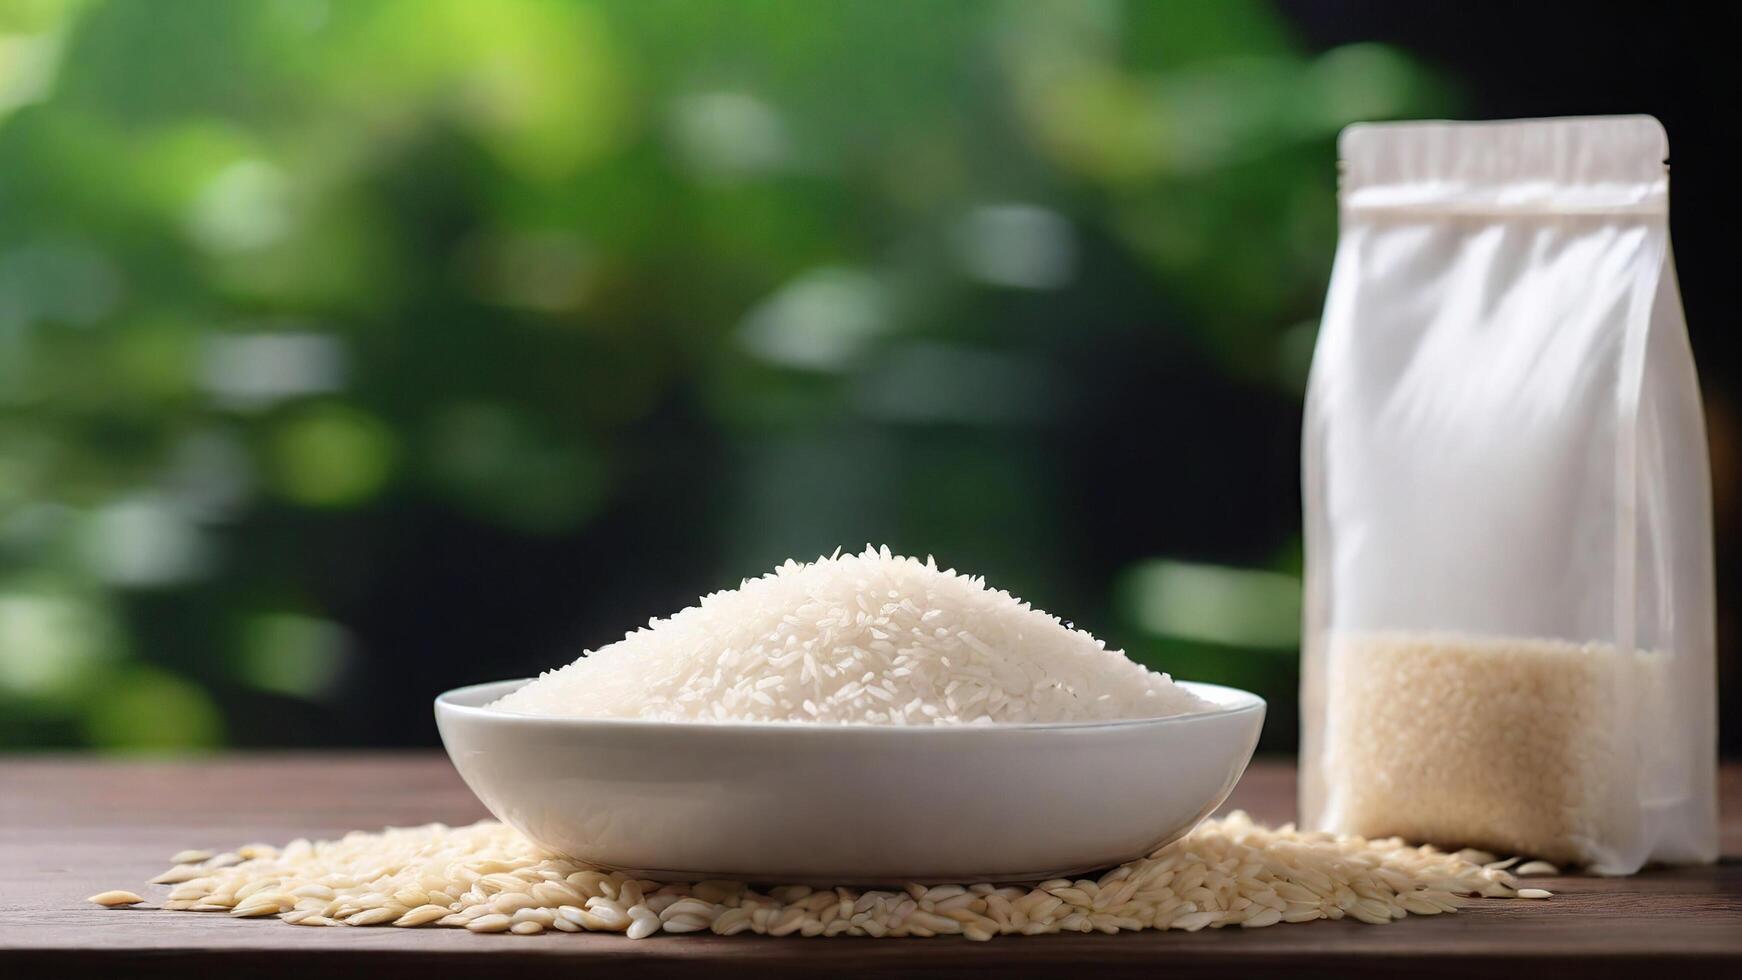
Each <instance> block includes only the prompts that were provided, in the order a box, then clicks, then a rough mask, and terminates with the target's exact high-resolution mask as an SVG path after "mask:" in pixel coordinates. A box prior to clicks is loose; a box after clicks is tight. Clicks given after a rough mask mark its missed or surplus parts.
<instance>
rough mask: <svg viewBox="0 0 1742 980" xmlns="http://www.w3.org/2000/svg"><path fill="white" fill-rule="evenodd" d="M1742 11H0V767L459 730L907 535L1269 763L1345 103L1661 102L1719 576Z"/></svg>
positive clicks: (1730, 431) (360, 5)
mask: <svg viewBox="0 0 1742 980" xmlns="http://www.w3.org/2000/svg"><path fill="white" fill-rule="evenodd" d="M1736 20H1737V17H1736V14H1735V13H1734V12H1733V11H1731V10H1730V9H1728V8H1724V7H1721V6H1707V5H1695V4H1687V5H1659V6H1656V7H1652V8H1649V9H1645V8H1638V7H1632V6H1621V5H1617V6H1614V7H1605V6H1603V5H1592V4H1573V3H1538V4H1516V3H1514V4H1497V3H1496V4H1488V3H1449V2H1448V3H1409V4H1394V3H1381V2H1368V3H1326V2H1316V3H1305V2H1283V3H1279V4H1276V5H1274V6H1273V5H1269V4H1265V3H1238V2H1230V3H1213V4H1212V3H1201V4H1200V3H1169V4H1162V3H1141V2H1130V3H1112V2H1107V3H1100V2H1086V3H1038V2H1014V3H991V2H962V3H949V4H937V3H925V2H884V3H870V2H859V0H851V2H834V3H799V2H760V3H755V2H751V3H742V4H725V3H717V4H716V3H693V2H657V0H655V2H646V3H628V2H619V3H613V2H606V3H559V2H545V0H526V2H501V3H490V4H472V3H465V2H439V0H417V2H409V0H406V2H396V0H358V2H352V3H330V4H329V3H320V2H294V0H286V2H275V0H247V2H219V0H204V2H178V3H173V4H156V3H148V2H144V0H118V2H117V0H111V2H107V3H103V2H92V3H55V2H33V3H21V4H16V5H7V6H5V7H4V8H0V746H4V747H58V746H90V747H94V748H101V749H186V748H199V747H209V746H218V745H236V746H293V745H295V746H300V745H330V746H357V745H427V744H433V742H434V740H435V732H434V728H433V725H432V724H431V722H430V718H429V710H428V701H429V699H430V697H432V696H433V695H434V694H435V693H436V692H438V691H441V690H444V689H446V688H449V687H452V686H456V685H458V684H463V683H469V682H473V681H479V680H488V679H496V678H501V677H509V676H516V675H523V674H528V673H532V672H535V671H537V670H540V669H543V668H546V667H550V666H554V665H556V664H558V663H562V662H566V661H568V660H570V659H572V658H573V657H574V656H575V655H576V654H577V653H578V652H580V651H581V650H582V649H585V648H586V647H589V646H596V645H599V644H602V643H605V642H608V641H610V640H611V639H614V638H616V637H617V636H620V635H621V634H622V633H623V631H624V630H626V629H629V628H632V627H634V626H636V625H639V624H641V623H643V622H645V621H646V620H647V619H648V618H649V617H652V616H656V615H664V614H667V613H669V612H671V611H674V610H675V609H677V608H679V607H681V606H682V605H685V604H688V603H689V602H691V601H693V599H694V597H695V596H696V595H698V594H699V593H701V592H704V591H711V590H713V589H717V588H723V587H729V586H731V585H734V584H736V582H737V581H738V579H739V578H741V577H743V576H746V575H751V574H757V573H760V572H762V571H765V570H767V569H769V568H771V567H773V566H774V565H775V564H776V563H778V562H779V561H781V560H784V559H785V558H788V557H799V558H807V557H812V556H815V555H817V554H821V553H827V552H830V551H833V550H834V549H835V548H836V547H837V546H846V547H848V548H854V547H857V546H859V545H862V544H863V543H865V542H876V543H879V544H883V543H887V544H888V545H890V546H891V547H892V548H895V549H896V550H898V551H905V552H911V553H919V554H924V553H933V554H936V555H937V556H938V558H939V560H940V561H941V562H943V563H945V564H949V565H954V566H957V567H960V568H963V569H968V570H972V571H975V572H978V573H981V574H984V575H986V576H987V577H988V579H989V580H990V581H991V582H992V583H993V584H996V585H1000V586H1003V587H1006V588H1009V589H1011V590H1012V591H1014V592H1016V593H1017V594H1019V595H1022V596H1024V597H1025V598H1028V599H1030V600H1032V601H1034V602H1035V603H1036V604H1037V605H1040V606H1042V607H1043V608H1047V609H1049V610H1052V611H1054V612H1056V613H1059V614H1060V615H1062V616H1064V617H1066V618H1067V619H1071V620H1074V621H1075V622H1077V623H1078V624H1080V625H1082V626H1084V627H1086V628H1088V629H1090V630H1092V631H1094V632H1095V633H1097V634H1098V635H1100V636H1103V637H1105V638H1106V639H1108V641H1109V642H1110V643H1111V644H1113V645H1116V646H1121V647H1123V648H1125V649H1126V650H1127V651H1128V652H1129V653H1131V654H1132V655H1133V656H1134V657H1136V658H1138V659H1140V660H1143V661H1145V662H1147V663H1150V664H1152V665H1155V666H1157V667H1159V668H1161V669H1166V670H1170V671H1171V672H1173V673H1174V674H1175V675H1176V676H1182V677H1186V678H1191V679H1201V680H1213V681H1220V682H1225V683H1232V684H1236V685H1239V686H1243V687H1247V688H1250V689H1253V690H1256V691H1258V692H1260V693H1262V694H1263V695H1265V696H1266V697H1267V698H1269V699H1270V701H1271V705H1272V718H1271V722H1270V724H1269V725H1268V726H1267V732H1266V736H1265V739H1266V741H1265V748H1267V749H1269V750H1272V751H1287V750H1292V748H1293V745H1294V734H1295V733H1294V729H1295V723H1296V719H1295V717H1294V711H1293V700H1294V689H1295V683H1296V680H1297V678H1296V666H1295V661H1296V656H1297V648H1298V614H1299V596H1298V586H1299V571H1300V542H1299V526H1300V500H1299V489H1298V484H1299V424H1300V398H1301V394H1302V392H1303V390H1304V381H1305V372H1306V366H1307V362H1308V355H1309V354H1310V350H1311V343H1312V338H1313V328H1314V323H1315V321H1316V318H1317V314H1318V309H1319V304H1320V302H1321V300H1322V294H1323V289H1324V283H1325V277H1326V274H1327V273H1328V270H1329V264H1330V258H1331V252H1332V249H1333V248H1334V245H1335V236H1336V228H1335V198H1334V175H1335V148H1334V140H1335V134H1336V132H1337V130H1338V129H1339V128H1340V127H1341V126H1342V125H1344V124H1346V123H1348V122H1351V121H1355V120H1359V119H1383V118H1436V117H1452V118H1471V119H1479V118H1510V117H1525V116H1545V115H1574V114H1607V113H1633V112H1644V113H1651V114H1653V115H1656V116H1657V117H1659V118H1660V119H1662V120H1663V121H1664V123H1665V125H1666V127H1667V128H1668V130H1669V134H1670V142H1671V147H1672V163H1673V174H1674V195H1673V205H1672V207H1673V217H1672V227H1673V233H1674V239H1675V246H1676V258H1677V264H1678V268H1679V271H1680V276H1681V283H1682V290H1683V294H1684V300H1685V304H1686V307H1687V313H1688V321H1689V329H1690V332H1691V335H1692V341H1693V346H1694V350H1695V354H1696V358H1697V360H1698V362H1699V366H1700V371H1701V377H1702V384H1703V386H1704V393H1705V397H1706V403H1707V412H1708V421H1709V425H1710V427H1711V435H1712V445H1713V463H1714V476H1715V480H1716V492H1717V503H1718V521H1719V529H1718V546H1719V551H1718V554H1719V565H1720V568H1719V575H1720V577H1719V589H1720V609H1721V616H1722V617H1723V618H1722V620H1721V622H1720V645H1721V648H1722V654H1721V659H1722V674H1723V683H1724V685H1726V691H1725V693H1724V698H1723V704H1724V706H1725V708H1726V711H1727V714H1726V716H1725V718H1724V722H1725V725H1724V737H1725V740H1726V741H1725V745H1726V748H1727V751H1729V752H1731V753H1735V752H1737V751H1738V750H1739V749H1742V742H1739V741H1738V739H1739V735H1742V733H1739V731H1738V728H1739V727H1742V726H1739V725H1738V724H1737V723H1736V720H1735V718H1736V716H1735V712H1736V707H1735V706H1736V705H1738V704H1742V695H1739V694H1738V692H1737V691H1736V685H1737V677H1738V676H1739V673H1742V672H1739V670H1738V669H1737V639H1736V638H1737V636H1738V635H1739V634H1738V632H1737V630H1738V624H1737V623H1736V622H1735V620H1734V614H1733V612H1731V611H1730V610H1729V609H1728V608H1726V607H1727V604H1726V603H1724V602H1723V601H1722V597H1724V596H1727V595H1730V594H1732V592H1733V588H1732V587H1731V583H1733V582H1735V581H1736V573H1737V561H1738V555H1739V554H1742V529H1739V526H1738V520H1739V519H1742V504H1739V503H1738V500H1737V488H1738V477H1739V472H1742V462H1739V461H1738V458H1737V456H1736V452H1735V445H1736V438H1735V436H1736V431H1737V398H1738V395H1739V393H1742V377H1739V376H1738V364H1739V363H1742V362H1739V360H1738V358H1737V356H1736V353H1737V352H1736V350H1735V344H1736V340H1735V338H1734V336H1733V319H1734V318H1733V315H1732V313H1731V310H1730V309H1729V301H1730V294H1732V293H1733V292H1734V287H1733V282H1732V279H1733V274H1732V272H1731V270H1730V268H1729V265H1730V264H1731V262H1732V255H1733V251H1734V250H1733V247H1732V239H1733V235H1734V231H1733V229H1734V227H1735V215H1736V207H1735V204H1736V197H1735V183H1734V180H1733V178H1731V177H1730V171H1731V170H1732V169H1733V166H1732V165H1731V163H1730V158H1729V157H1728V156H1726V155H1724V154H1723V153H1721V151H1720V149H1719V147H1720V140H1719V125H1720V112H1721V111H1722V110H1721V107H1724V108H1727V107H1728V105H1729V103H1730V101H1731V100H1732V97H1733V94H1734V93H1735V91H1736V89H1737V86H1736V84H1735V78H1734V73H1735V68H1734V64H1735V62H1734V58H1733V56H1732V54H1731V52H1730V50H1729V48H1730V46H1731V45H1732V43H1733V40H1734V38H1735V36H1736V31H1735V28H1736V27H1737V23H1736Z"/></svg>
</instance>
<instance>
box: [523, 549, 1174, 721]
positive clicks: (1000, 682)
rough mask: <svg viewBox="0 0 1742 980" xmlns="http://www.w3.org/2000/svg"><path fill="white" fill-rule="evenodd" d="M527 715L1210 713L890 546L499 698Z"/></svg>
mask: <svg viewBox="0 0 1742 980" xmlns="http://www.w3.org/2000/svg"><path fill="white" fill-rule="evenodd" d="M494 707H496V708H499V709H502V710H504V711H513V712H517V713H521V714H529V715H554V716H567V717H584V718H642V719H651V720H660V721H707V722H743V721H780V722H811V723H819V722H820V723H832V724H862V725H973V724H982V725H983V724H993V723H1001V724H1002V723H1024V722H1028V723H1033V722H1072V721H1100V720H1106V719H1114V718H1157V717H1165V716H1168V715H1177V714H1184V713H1187V712H1191V711H1197V710H1202V709H1204V708H1206V707H1208V705H1207V703H1206V702H1204V701H1203V700H1201V699H1200V698H1198V697H1196V696H1194V695H1192V694H1190V693H1189V692H1187V691H1185V690H1182V689H1181V688H1179V687H1177V686H1175V685H1174V683H1173V681H1172V680H1170V679H1169V678H1168V676H1167V675H1166V674H1158V673H1156V672H1154V671H1152V670H1149V669H1147V668H1145V667H1143V666H1141V665H1139V664H1136V663H1133V662H1132V661H1131V660H1129V659H1128V658H1126V656H1125V655H1124V654H1123V653H1122V652H1120V651H1117V650H1108V649H1107V648H1106V645H1105V644H1103V643H1102V642H1101V641H1100V640H1097V639H1095V638H1094V637H1093V636H1090V635H1089V634H1088V633H1085V632H1083V631H1082V630H1078V629H1073V628H1071V627H1070V626H1067V625H1065V624H1064V623H1062V622H1060V621H1059V619H1058V618H1057V617H1055V616H1051V615H1048V614H1047V613H1044V612H1042V611H1040V610H1038V609H1035V608H1033V607H1031V606H1029V605H1028V604H1027V603H1025V602H1023V601H1022V600H1020V599H1017V598H1016V597H1014V596H1012V595H1011V594H1010V593H1008V592H1004V591H1002V590H998V589H989V588H987V587H986V583H985V581H984V580H983V579H980V578H977V577H970V576H967V575H963V574H960V573H957V572H955V571H953V570H948V571H944V570H939V569H938V567H937V564H936V563H935V562H933V561H932V560H931V559H929V558H928V559H927V560H925V561H919V560H918V559H914V558H903V557H897V556H895V555H892V554H890V552H889V549H888V548H883V549H881V550H878V549H874V548H870V547H867V548H866V549H865V551H864V552H863V553H862V554H858V555H841V554H839V553H837V554H835V555H834V556H833V557H828V558H819V559H818V560H816V561H814V562H811V563H809V564H799V563H797V562H792V561H789V562H787V563H786V564H785V565H782V566H781V567H780V568H777V569H775V570H774V571H773V572H772V573H770V574H768V575H764V576H762V577H761V578H756V579H748V580H746V581H745V582H743V583H742V584H741V585H740V586H739V587H738V588H736V589H731V590H727V591H723V592H716V593H714V594H712V595H710V596H707V597H705V598H703V599H702V600H701V602H700V603H698V604H697V605H695V606H692V607H690V608H688V609H685V610H683V611H682V612H680V613H678V614H677V615H675V616H672V617H671V618H670V619H664V620H654V621H653V622H651V623H650V624H649V625H648V626H647V627H646V628H645V629H640V630H636V631H635V632H633V633H630V634H629V635H628V636H625V637H624V638H623V639H621V640H618V641H617V642H615V643H612V644H609V645H607V646H603V647H600V648H599V649H597V650H593V651H590V652H588V653H585V654H583V655H582V656H581V657H580V659H578V660H576V661H575V662H574V663H572V664H569V665H568V666H566V667H563V668H560V669H558V670H554V671H550V672H548V673H545V674H544V675H542V676H540V677H539V678H538V679H537V680H535V681H533V682H531V683H529V684H527V685H526V686H524V687H522V688H520V689H519V690H517V691H515V692H513V693H511V694H509V695H507V696H506V697H503V698H502V699H500V700H498V701H496V702H495V704H494Z"/></svg>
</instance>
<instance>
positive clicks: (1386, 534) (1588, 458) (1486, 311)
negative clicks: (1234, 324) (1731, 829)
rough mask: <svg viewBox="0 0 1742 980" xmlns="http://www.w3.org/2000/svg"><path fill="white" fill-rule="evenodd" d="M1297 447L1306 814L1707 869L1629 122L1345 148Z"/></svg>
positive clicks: (1577, 122)
mask: <svg viewBox="0 0 1742 980" xmlns="http://www.w3.org/2000/svg"><path fill="white" fill-rule="evenodd" d="M1339 152H1340V155H1341V158H1342V164H1341V165H1342V184H1341V191H1340V203H1341V231H1340V235H1339V239H1338V243H1337V254H1336V263H1335V268H1334V271H1333V272H1332V276H1331V284H1330V289H1329V293H1328V296H1327V298H1326V302H1325V311H1324V321H1323V325H1322V327H1321V329H1320V333H1319V338H1318V346H1317V349H1316V351H1315V353H1314V359H1313V366H1312V376H1311V382H1310V385H1309V390H1308V395H1307V415H1306V426H1305V435H1304V445H1303V456H1304V467H1305V470H1304V495H1305V505H1306V558H1307V561H1306V585H1307V594H1306V607H1307V608H1306V624H1305V634H1304V641H1303V645H1304V649H1303V651H1302V689H1301V702H1302V703H1301V709H1302V746H1301V778H1302V783H1301V816H1302V821H1303V824H1304V825H1305V826H1307V827H1311V828H1315V829H1323V830H1332V831H1339V832H1346V833H1355V834H1361V835H1365V836H1368V837H1375V836H1393V835H1396V836H1401V837H1404V838H1406V839H1409V840H1412V841H1418V842H1429V843H1435V844H1439V845H1442V846H1446V847H1464V846H1471V847H1477V848H1480V849H1483V850H1488V851H1495V852H1500V853H1504V854H1521V855H1528V856H1532V857H1539V858H1543V859H1546V860H1549V861H1553V862H1557V863H1563V864H1569V865H1581V866H1585V867H1588V868H1590V869H1591V870H1594V871H1597V872H1600V873H1605V874H1628V873H1631V872H1633V871H1636V870H1638V869H1639V868H1640V867H1641V866H1642V865H1644V864H1645V863H1646V862H1648V861H1649V862H1671V863H1677V862H1704V861H1712V860H1714V859H1715V857H1716V854H1717V810H1716V806H1717V804H1716V785H1715V784H1716V771H1717V763H1716V710H1717V707H1716V692H1715V670H1716V668H1715V662H1714V650H1713V645H1714V635H1713V634H1714V625H1713V618H1714V610H1713V603H1714V594H1713V571H1712V518H1711V486H1710V484H1711V478H1710V474H1709V470H1708V463H1707V458H1706V439H1705V423H1704V419H1703V416H1702V412H1701V408H1700V399H1699V389H1698V382H1697V380H1696V378H1695V374H1694V364H1693V356H1692V353H1691V351H1690V349H1689V346H1688V338H1687V329H1686V324H1685V322H1684V319H1683V314H1682V309H1681V300H1680V297H1679V295H1678V292H1677V287H1676V277H1675V266H1674V262H1673V259H1672V258H1671V254H1670V245H1669V227H1668V205H1669V179H1668V170H1667V167H1666V166H1665V160H1666V159H1667V156H1668V143H1667V139H1666V137H1665V135H1664V132H1663V128H1662V127H1661V126H1660V125H1659V124H1658V122H1657V121H1656V120H1655V119H1652V118H1649V117H1645V116H1631V117H1612V118H1591V119H1550V120H1530V121H1519V122H1501V123H1471V124H1463V123H1400V124H1393V125H1360V126H1353V127H1350V128H1349V129H1347V130H1345V131H1344V133H1343V135H1342V138H1341V140H1340V143H1339Z"/></svg>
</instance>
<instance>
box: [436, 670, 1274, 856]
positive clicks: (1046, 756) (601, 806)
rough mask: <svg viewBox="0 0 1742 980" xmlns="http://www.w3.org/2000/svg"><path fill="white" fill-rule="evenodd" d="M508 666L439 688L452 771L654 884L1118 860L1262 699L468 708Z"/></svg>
mask: <svg viewBox="0 0 1742 980" xmlns="http://www.w3.org/2000/svg"><path fill="white" fill-rule="evenodd" d="M524 683H526V681H524V680H517V681H502V682H498V683H494V684H479V685H475V686H473V687H463V688H460V689H458V690H454V691H449V692H448V693H446V694H444V695H442V696H441V697H439V698H437V699H436V703H435V711H436V724H437V725H438V727H440V729H441V733H442V741H443V743H445V744H446V746H447V749H448V755H449V756H451V757H452V758H453V760H454V766H455V767H456V768H457V769H459V771H460V775H461V777H463V778H464V779H465V781H466V784H467V785H468V786H470V787H471V788H472V791H473V792H474V793H476V794H478V798H479V799H480V800H482V801H483V803H484V805H485V806H486V807H488V808H489V809H490V812H491V813H494V814H495V815H496V816H497V817H498V818H499V819H501V820H503V821H504V822H506V823H508V824H510V825H511V826H513V827H515V828H517V829H519V830H520V831H521V832H522V833H524V834H526V835H527V836H528V837H530V838H532V839H533V840H534V841H537V842H538V843H539V844H541V845H543V846H545V847H547V848H549V849H550V850H552V851H556V852H558V853H561V854H566V855H568V856H570V857H574V858H577V859H580V860H584V861H588V862H591V863H593V864H598V865H602V866H605V867H610V868H620V869H623V870H628V871H635V872H640V873H643V874H645V876H647V877H651V878H655V879H661V878H663V879H672V880H692V879H697V878H742V879H748V880H751V881H763V882H767V881H778V882H826V883H840V884H845V883H872V882H897V881H919V882H940V881H1015V880H1021V879H1043V878H1052V877H1059V876H1065V875H1072V874H1076V873H1079V872H1082V871H1087V870H1090V869H1093V868H1101V867H1106V866H1109V865H1114V864H1119V863H1121V862H1123V861H1127V860H1130V859H1132V858H1135V857H1139V856H1141V855H1144V854H1147V853H1149V852H1150V851H1152V850H1154V849H1155V848H1157V847H1160V846H1161V845H1163V844H1166V843H1169V842H1170V841H1173V840H1176V839H1178V838H1179V837H1181V836H1183V835H1184V834H1185V833H1186V832H1187V831H1189V830H1191V829H1192V828H1193V827H1195V826H1197V824H1198V822H1199V821H1200V820H1202V819H1203V818H1204V817H1206V816H1208V815H1209V814H1210V812H1211V811H1213V810H1215V808H1216V807H1217V806H1219V805H1220V804H1221V802H1222V801H1223V800H1224V799H1226V798H1227V796H1228V793H1229V791H1230V790H1232V789H1233V788H1234V783H1235V782H1237V781H1238V780H1239V778H1240V774H1241V773H1242V772H1244V771H1245V769H1246V763H1247V762H1248V761H1250V760H1251V758H1252V750H1253V748H1254V747H1255V746H1256V745H1257V743H1258V732H1259V729H1260V728H1261V727H1263V724H1264V700H1263V699H1262V698H1259V697H1258V696H1257V695H1254V694H1248V693H1247V692H1245V691H1239V690H1235V689H1233V688H1228V687H1219V686H1216V685H1213V684H1190V683H1188V684H1185V685H1184V686H1185V687H1186V688H1187V689H1188V690H1190V691H1192V692H1193V693H1194V694H1197V695H1198V696H1199V697H1202V698H1204V699H1206V700H1208V701H1210V702H1211V703H1213V704H1214V705H1216V707H1215V709H1214V710H1211V711H1205V712H1201V713H1198V714H1191V715H1179V716H1176V717H1172V718H1147V719H1133V720H1124V721H1113V722H1090V723H1074V724H1055V725H990V726H983V727H961V728H944V727H926V728H919V727H897V726H844V725H843V726H824V725H801V724H792V723H767V722H765V723H754V724H701V723H674V722H657V721H626V720H595V719H581V718H544V717H534V716H529V715H519V714H513V713H510V712H505V711H496V710H493V709H490V708H486V707H484V705H486V704H489V703H490V702H492V701H494V700H495V699H497V698H499V697H501V696H502V695H504V694H507V693H508V692H509V691H512V690H514V689H515V688H516V687H518V686H520V685H521V684H524Z"/></svg>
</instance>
